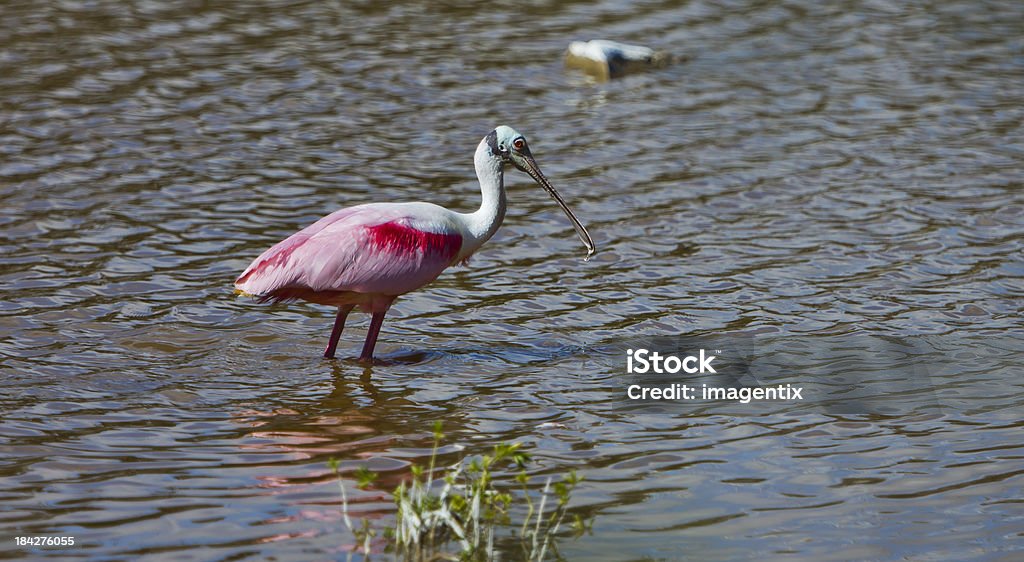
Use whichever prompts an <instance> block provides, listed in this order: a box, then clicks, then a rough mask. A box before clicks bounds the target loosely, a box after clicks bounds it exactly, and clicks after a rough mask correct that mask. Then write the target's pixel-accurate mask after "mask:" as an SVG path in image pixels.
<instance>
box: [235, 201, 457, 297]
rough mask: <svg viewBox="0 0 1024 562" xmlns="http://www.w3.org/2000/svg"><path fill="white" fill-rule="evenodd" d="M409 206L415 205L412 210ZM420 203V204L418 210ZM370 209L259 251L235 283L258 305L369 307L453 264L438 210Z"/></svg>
mask: <svg viewBox="0 0 1024 562" xmlns="http://www.w3.org/2000/svg"><path fill="white" fill-rule="evenodd" d="M412 205H415V204H412ZM421 205H422V204H421ZM430 207H431V208H426V209H425V210H426V211H427V213H426V214H428V215H431V220H428V221H424V220H423V215H424V212H423V211H424V209H415V210H416V211H418V212H416V213H415V215H417V216H419V217H420V218H416V216H413V215H414V213H413V212H411V211H413V210H414V209H412V208H411V205H410V204H387V203H384V204H370V205H360V206H357V207H351V208H347V209H341V210H339V211H336V212H334V213H331V214H330V215H327V216H326V217H324V218H322V219H320V220H318V221H317V222H315V223H313V224H311V225H310V226H308V227H306V228H304V229H302V230H301V231H299V232H296V233H295V234H293V235H291V236H290V237H288V238H287V239H285V240H282V241H281V242H278V243H277V244H275V245H274V246H273V247H272V248H270V249H269V250H267V251H266V252H263V254H261V255H260V256H259V257H258V258H256V259H255V260H254V261H253V262H252V264H251V265H249V267H248V268H246V270H245V271H244V272H243V273H242V275H241V276H240V277H239V278H238V279H237V280H236V281H235V288H237V289H238V290H240V291H243V292H245V293H249V294H252V295H256V296H258V297H260V300H261V301H268V300H273V301H280V300H292V299H304V300H310V301H313V302H321V303H323V304H340V303H342V302H351V303H353V304H359V303H368V302H369V300H370V299H369V297H371V296H372V295H374V294H376V295H389V296H397V295H401V294H404V293H408V292H409V291H412V290H415V289H418V288H419V287H422V286H423V285H426V284H427V283H430V282H431V281H433V280H434V279H435V278H437V276H438V275H440V274H441V272H442V271H444V270H445V269H446V268H447V267H448V266H450V265H452V262H453V261H454V259H455V257H456V256H457V255H458V253H459V250H460V249H461V248H462V234H461V233H460V231H459V229H458V228H457V226H456V225H454V224H453V223H452V222H451V221H450V220H446V217H445V216H444V215H443V213H444V212H445V211H444V210H443V209H441V208H440V207H436V210H435V209H434V208H433V207H435V206H433V205H431V206H430Z"/></svg>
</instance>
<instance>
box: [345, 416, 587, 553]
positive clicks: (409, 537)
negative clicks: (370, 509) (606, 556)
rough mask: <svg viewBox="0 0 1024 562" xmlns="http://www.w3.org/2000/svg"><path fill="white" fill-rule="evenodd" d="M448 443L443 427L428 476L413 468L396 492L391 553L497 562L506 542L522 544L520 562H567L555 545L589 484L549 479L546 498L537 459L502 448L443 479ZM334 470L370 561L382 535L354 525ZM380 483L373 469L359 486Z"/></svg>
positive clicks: (360, 473)
mask: <svg viewBox="0 0 1024 562" xmlns="http://www.w3.org/2000/svg"><path fill="white" fill-rule="evenodd" d="M443 438H444V434H443V433H442V432H441V424H440V423H435V424H434V446H433V449H432V451H431V454H430V462H429V464H428V465H427V468H426V470H424V468H423V467H421V466H419V465H413V467H412V469H411V471H410V473H411V474H410V476H411V477H410V478H409V480H408V481H404V480H403V481H402V483H401V484H399V486H398V488H396V489H395V491H394V493H393V497H394V501H395V506H396V512H395V523H394V526H393V527H388V528H387V529H385V530H384V532H383V533H382V534H381V536H382V537H383V538H384V539H385V540H386V546H385V547H384V548H383V551H384V552H385V553H389V554H392V555H393V556H394V558H395V559H399V560H403V561H411V562H426V561H433V560H461V561H466V562H477V561H485V560H497V559H498V552H499V551H498V548H497V547H496V542H499V541H500V542H501V543H502V544H503V545H508V546H506V548H509V547H511V548H514V547H515V546H514V543H515V542H518V543H519V547H520V548H521V551H522V552H521V556H519V555H517V556H514V559H517V560H529V561H531V562H533V561H541V560H545V559H546V558H547V557H549V556H551V557H554V558H556V559H560V558H561V557H560V556H559V555H558V552H557V547H556V543H555V539H556V536H557V534H558V532H559V530H560V529H562V527H563V523H564V522H565V518H566V515H567V514H568V506H569V501H570V497H571V494H572V491H573V489H574V488H575V487H576V485H577V484H579V483H580V482H581V481H582V480H583V479H582V477H580V476H578V475H577V474H576V472H575V471H570V472H569V473H568V474H566V475H565V476H564V477H563V478H562V480H561V481H559V482H555V483H552V478H551V477H548V478H547V480H546V482H545V484H544V487H543V488H542V489H541V490H540V491H539V492H534V493H531V491H530V488H529V482H530V477H529V475H528V474H527V472H526V467H527V465H528V464H529V462H530V460H531V458H530V455H529V454H528V453H527V452H525V451H523V450H522V444H521V443H500V444H498V445H495V446H494V449H493V451H492V452H491V454H488V455H480V456H476V457H470V458H465V459H462V460H460V461H459V462H458V463H456V464H455V465H453V466H451V467H449V468H447V469H444V470H442V471H441V473H440V474H438V475H437V478H436V479H435V472H436V471H437V467H436V463H437V453H438V450H439V449H440V447H441V440H442V439H443ZM329 465H330V467H331V469H332V470H333V471H334V474H335V477H336V480H337V482H338V488H339V490H340V494H341V504H342V508H341V510H342V511H341V512H342V520H343V522H344V523H345V526H346V527H347V528H348V529H349V531H350V532H351V533H352V534H353V536H354V537H355V538H356V546H354V547H353V552H356V553H358V552H361V553H362V554H363V555H364V556H365V557H366V558H367V559H369V558H370V557H371V555H372V550H371V546H372V542H373V540H374V538H376V537H377V536H378V534H377V532H376V530H375V529H373V528H372V526H371V525H370V523H369V521H368V520H366V519H364V520H363V523H362V525H361V526H360V527H358V528H357V527H355V526H354V525H353V524H352V520H351V518H350V517H349V514H348V496H347V494H346V492H345V484H344V482H343V479H342V477H341V473H340V472H339V470H338V463H337V461H335V460H334V459H331V460H330V462H329ZM506 468H513V469H514V470H516V473H515V477H514V483H513V482H503V481H502V478H503V477H504V476H505V475H506V473H505V472H503V470H504V469H506ZM376 478H377V474H376V473H374V472H370V471H369V470H367V469H365V468H360V469H357V470H356V472H355V479H356V486H357V487H359V488H361V489H365V488H367V487H369V486H371V485H372V484H373V483H374V482H375V480H376ZM538 495H539V498H538V497H536V496H538ZM517 500H518V501H520V502H521V503H520V504H519V505H517V503H516V502H517ZM517 509H518V510H519V511H521V510H522V509H525V511H526V514H525V516H524V517H523V521H522V523H521V524H519V525H513V524H512V513H513V511H516V510H517ZM570 527H571V529H572V530H573V532H574V534H576V535H577V536H578V535H579V534H582V533H583V532H587V531H589V530H590V524H588V522H587V520H585V519H584V518H583V517H581V516H580V515H576V516H575V517H574V518H573V521H572V524H571V525H570Z"/></svg>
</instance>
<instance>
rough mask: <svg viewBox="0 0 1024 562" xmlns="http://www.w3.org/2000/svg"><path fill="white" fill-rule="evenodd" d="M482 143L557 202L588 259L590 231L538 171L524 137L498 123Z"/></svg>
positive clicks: (589, 253)
mask: <svg viewBox="0 0 1024 562" xmlns="http://www.w3.org/2000/svg"><path fill="white" fill-rule="evenodd" d="M484 143H485V144H486V145H487V149H488V150H489V151H490V155H491V157H492V158H496V159H498V160H499V161H500V162H501V164H502V167H504V166H505V165H507V164H512V165H513V166H515V167H516V169H518V170H519V171H521V172H526V173H527V174H529V175H530V177H531V178H533V180H534V181H536V182H537V183H538V184H540V186H541V187H543V188H544V190H545V191H547V192H548V195H550V196H551V198H552V199H554V200H555V202H556V203H558V206H559V207H561V208H562V211H564V212H565V214H566V216H567V217H569V220H570V221H572V226H573V228H575V229H576V234H578V235H579V237H580V240H582V241H583V244H584V245H585V246H586V247H587V258H588V259H589V258H590V256H592V255H593V254H594V252H596V251H597V248H596V247H595V246H594V241H593V239H591V238H590V233H588V232H587V229H586V228H585V227H584V226H583V223H581V222H580V221H579V219H577V218H576V215H574V214H573V212H572V211H571V210H570V209H569V206H568V205H566V204H565V201H563V200H562V197H561V196H560V195H558V192H557V191H555V188H554V187H553V186H552V185H551V182H549V181H548V178H547V177H546V176H544V174H543V173H542V172H541V171H540V167H539V166H538V165H537V161H536V160H534V159H533V154H531V153H530V146H529V145H527V144H526V137H524V136H523V135H521V134H520V133H519V131H516V130H515V129H513V128H512V127H508V126H505V125H500V126H498V127H497V128H496V129H494V130H493V131H491V132H490V133H488V134H487V136H486V137H484ZM499 173H500V172H499Z"/></svg>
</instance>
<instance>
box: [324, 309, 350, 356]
mask: <svg viewBox="0 0 1024 562" xmlns="http://www.w3.org/2000/svg"><path fill="white" fill-rule="evenodd" d="M354 306H355V305H352V304H346V305H342V306H339V307H338V317H337V318H335V319H334V329H333V330H331V341H330V342H328V343H327V350H326V351H324V357H326V358H328V359H334V351H335V350H336V349H338V338H340V337H341V330H342V329H344V328H345V319H346V318H348V313H349V312H352V308H353V307H354Z"/></svg>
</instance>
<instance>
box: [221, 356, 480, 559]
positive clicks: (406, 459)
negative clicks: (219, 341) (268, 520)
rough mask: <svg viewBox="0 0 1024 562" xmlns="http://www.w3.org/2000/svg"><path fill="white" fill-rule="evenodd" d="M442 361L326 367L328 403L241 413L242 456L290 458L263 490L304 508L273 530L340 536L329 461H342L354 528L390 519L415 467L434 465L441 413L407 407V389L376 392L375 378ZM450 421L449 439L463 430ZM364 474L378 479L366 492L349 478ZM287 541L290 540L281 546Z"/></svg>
mask: <svg viewBox="0 0 1024 562" xmlns="http://www.w3.org/2000/svg"><path fill="white" fill-rule="evenodd" d="M437 355H440V354H438V353H436V352H411V353H407V354H399V355H392V356H383V357H381V358H379V359H377V361H376V364H375V365H374V366H368V365H366V364H363V363H358V362H356V361H354V360H353V361H347V360H334V361H330V360H325V361H324V366H325V367H326V368H329V369H330V370H331V374H332V385H333V388H332V390H331V392H330V393H329V394H327V395H326V396H323V397H322V398H320V399H318V400H316V401H312V402H305V403H302V404H296V405H294V406H289V407H279V408H274V409H268V410H259V409H251V410H246V411H242V412H239V414H238V415H237V417H236V420H237V422H238V423H239V424H243V425H247V426H249V427H250V428H251V431H249V432H248V433H247V435H246V436H245V437H244V439H243V441H244V442H245V444H243V445H242V448H243V449H246V450H247V451H249V452H267V453H277V454H279V453H282V452H284V453H286V456H285V458H286V460H285V461H283V462H276V463H273V464H268V468H272V469H273V471H272V472H270V473H268V474H265V475H263V476H261V477H259V480H260V484H259V485H258V486H259V487H262V488H266V489H267V491H268V493H270V494H279V495H282V496H289V497H294V498H296V499H295V500H287V499H286V501H290V502H291V503H292V504H293V505H300V506H303V507H302V508H300V509H299V510H298V511H297V512H295V513H293V514H290V515H288V516H286V517H284V518H283V519H275V520H274V521H273V522H275V523H279V522H282V521H292V522H301V521H306V520H310V521H317V522H320V521H325V520H327V521H331V522H337V524H338V528H339V529H341V528H342V524H341V509H340V508H341V497H340V494H339V491H338V488H337V483H336V476H335V474H334V472H333V471H332V470H331V469H330V467H329V466H328V462H329V460H330V459H332V458H333V459H336V460H337V461H338V466H339V472H340V473H341V476H342V479H343V482H344V484H345V487H346V490H347V497H348V506H349V507H348V509H349V515H350V517H352V518H353V520H359V519H362V518H364V517H365V518H368V519H370V520H371V521H372V520H375V519H380V518H384V517H387V516H388V515H389V514H391V513H392V512H393V505H394V504H393V503H392V498H391V495H390V492H391V491H392V490H394V489H395V488H396V487H397V486H398V485H399V484H400V483H401V482H402V481H403V480H406V479H408V477H409V471H410V467H411V465H412V464H413V463H418V464H423V465H425V464H426V463H427V462H428V461H429V457H430V453H431V450H432V445H433V436H432V434H431V430H432V426H433V420H434V419H438V417H439V415H443V413H439V412H436V411H433V410H431V411H425V410H424V408H423V407H422V405H419V404H417V403H416V402H414V401H412V400H410V399H409V398H408V395H410V394H411V393H413V392H414V390H412V389H409V388H407V387H406V386H405V385H401V384H395V385H386V384H383V385H378V384H377V383H375V381H374V370H375V369H376V370H377V371H378V372H379V371H382V370H387V368H388V367H389V366H401V365H404V364H410V363H421V362H423V361H430V360H431V358H434V357H436V356H437ZM424 414H427V415H426V416H424ZM445 417H446V418H447V419H446V423H445V431H446V432H448V431H455V432H457V431H459V429H460V428H459V427H457V426H455V425H452V426H451V427H449V425H450V424H449V423H448V421H449V420H451V421H452V422H454V421H455V420H454V419H453V418H455V417H456V416H445ZM427 418H430V419H427ZM457 449H458V448H457V447H455V446H451V445H449V446H445V447H443V448H442V449H441V451H440V452H441V454H445V453H453V452H455V451H456V450H457ZM277 456H278V455H275V457H277ZM278 458H280V457H278ZM318 460H319V461H322V462H317V461H318ZM310 461H313V462H310ZM359 467H366V468H368V469H370V470H372V471H374V472H376V473H378V475H379V476H378V478H377V480H376V481H375V483H374V484H373V486H371V487H370V488H368V489H367V490H358V489H357V488H356V486H355V479H354V477H353V476H352V474H353V473H354V471H355V470H356V469H357V468H359ZM325 506H329V507H328V509H324V507H325ZM320 527H321V528H322V525H321V526H320ZM296 536H302V535H301V534H299V535H296ZM287 538H291V537H290V536H282V537H279V538H278V540H281V539H287Z"/></svg>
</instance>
